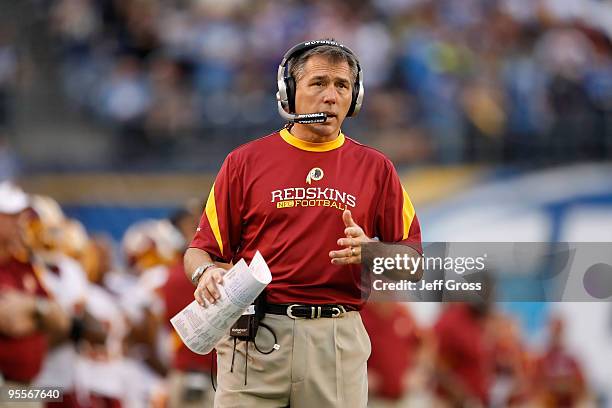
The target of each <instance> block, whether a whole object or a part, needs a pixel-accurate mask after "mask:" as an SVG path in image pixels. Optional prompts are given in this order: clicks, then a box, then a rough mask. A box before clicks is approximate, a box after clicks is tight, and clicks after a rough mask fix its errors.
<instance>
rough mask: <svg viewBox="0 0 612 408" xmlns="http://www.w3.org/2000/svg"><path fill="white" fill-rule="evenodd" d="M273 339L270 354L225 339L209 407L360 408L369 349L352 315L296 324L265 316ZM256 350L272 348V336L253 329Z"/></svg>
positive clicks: (219, 347)
mask: <svg viewBox="0 0 612 408" xmlns="http://www.w3.org/2000/svg"><path fill="white" fill-rule="evenodd" d="M262 322H263V323H264V324H266V325H268V326H270V327H271V328H272V330H274V332H275V333H276V336H277V342H278V344H279V345H280V349H279V350H275V351H273V352H272V353H270V354H262V353H260V352H259V351H257V350H256V349H255V347H254V345H253V343H252V342H251V343H249V344H248V347H249V349H248V366H247V370H248V371H247V379H246V381H247V384H246V385H245V357H246V353H245V350H246V343H245V342H244V341H238V343H237V346H236V353H235V357H234V366H233V372H230V369H231V365H232V350H233V346H234V340H233V338H231V337H229V336H228V337H226V338H225V339H224V340H222V341H221V342H220V343H219V344H218V345H217V354H218V356H217V362H218V374H217V378H218V386H217V393H216V395H215V407H219V408H230V407H237V408H238V407H240V408H244V407H287V406H291V408H301V407H306V408H312V407H316V408H326V407H347V408H348V407H350V408H357V407H365V406H367V400H368V377H367V364H366V363H367V360H368V357H369V356H370V351H371V345H370V339H369V337H368V334H367V332H366V331H365V328H364V327H363V323H362V322H361V316H360V315H359V313H358V312H348V313H345V314H344V315H343V316H342V317H340V318H335V319H333V318H321V319H298V320H293V319H291V318H289V317H287V316H278V315H269V314H268V315H266V317H265V318H264V319H263V321H262ZM256 340H257V346H258V347H259V348H260V349H261V350H262V351H266V350H269V349H271V348H272V346H273V345H274V341H273V338H272V335H271V334H270V333H269V332H268V330H267V329H266V328H264V327H261V326H260V327H259V331H258V333H257V339H256Z"/></svg>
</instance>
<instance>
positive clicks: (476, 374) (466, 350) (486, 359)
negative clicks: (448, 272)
mask: <svg viewBox="0 0 612 408" xmlns="http://www.w3.org/2000/svg"><path fill="white" fill-rule="evenodd" d="M434 333H435V334H436V337H437V339H438V347H439V349H438V356H439V358H440V359H441V360H442V361H443V362H444V364H445V365H446V366H447V367H448V369H449V370H450V371H451V372H452V373H453V374H454V375H455V380H456V381H459V382H460V383H462V385H463V386H464V388H465V391H466V392H467V393H468V394H469V395H471V396H472V397H475V398H478V399H479V400H480V401H481V402H482V403H484V404H485V405H486V403H487V401H488V399H489V386H490V384H491V381H492V375H493V366H494V361H493V355H492V350H491V349H490V347H489V345H488V343H487V339H486V336H485V332H484V327H483V324H482V322H480V321H479V320H478V319H477V318H476V317H475V316H474V315H473V314H472V312H471V311H470V306H469V305H467V304H465V303H454V304H449V305H448V306H447V307H446V309H444V311H443V312H442V314H441V315H440V318H439V319H438V321H437V322H436V324H435V326H434Z"/></svg>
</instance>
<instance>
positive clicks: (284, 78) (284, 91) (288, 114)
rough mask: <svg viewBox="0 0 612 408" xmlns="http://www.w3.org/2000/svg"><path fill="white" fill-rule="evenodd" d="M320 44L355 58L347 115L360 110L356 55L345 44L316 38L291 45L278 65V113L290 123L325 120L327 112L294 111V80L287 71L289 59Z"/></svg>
mask: <svg viewBox="0 0 612 408" xmlns="http://www.w3.org/2000/svg"><path fill="white" fill-rule="evenodd" d="M322 45H331V46H334V47H338V48H340V49H342V50H344V51H346V52H347V53H348V54H350V55H351V56H353V57H354V58H355V61H357V78H356V79H355V83H354V84H353V95H352V99H351V106H350V107H349V110H348V113H347V115H346V116H347V117H352V116H357V114H358V113H359V111H360V110H361V104H362V103H363V94H364V89H363V74H362V72H361V66H360V65H359V61H358V60H357V56H356V55H355V53H354V52H353V51H351V49H350V48H348V47H347V46H345V45H343V44H340V43H337V42H335V41H331V40H316V41H306V42H303V43H300V44H297V45H295V46H293V47H292V48H291V49H290V50H289V51H287V52H286V53H285V55H284V56H283V60H282V61H281V63H280V65H279V66H278V74H277V76H276V79H277V84H278V92H277V93H276V100H277V103H278V113H279V114H280V115H281V116H282V117H283V119H286V120H288V121H289V122H292V123H305V124H308V123H323V122H325V121H326V120H327V114H325V113H323V112H316V113H303V114H296V113H295V88H296V80H295V78H294V77H292V76H291V74H290V73H289V61H290V60H291V59H293V58H296V57H297V56H299V55H300V54H302V53H304V52H306V51H308V50H311V49H313V48H316V47H320V46H322Z"/></svg>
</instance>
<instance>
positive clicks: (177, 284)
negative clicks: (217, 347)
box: [162, 262, 212, 371]
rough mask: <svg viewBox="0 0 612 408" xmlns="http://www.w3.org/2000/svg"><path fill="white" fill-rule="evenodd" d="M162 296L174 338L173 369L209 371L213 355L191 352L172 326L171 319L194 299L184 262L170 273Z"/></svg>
mask: <svg viewBox="0 0 612 408" xmlns="http://www.w3.org/2000/svg"><path fill="white" fill-rule="evenodd" d="M162 294H163V297H164V303H165V306H166V321H167V325H168V327H169V328H170V330H171V335H172V338H173V342H172V344H173V346H174V348H173V350H172V351H173V355H172V368H174V369H176V370H179V371H206V370H208V369H209V368H210V366H211V364H212V357H211V355H210V354H206V355H200V354H196V353H194V352H193V351H191V350H189V349H188V348H187V346H186V345H185V344H184V343H183V342H182V341H181V339H180V338H179V337H178V335H177V334H176V331H174V329H172V326H171V325H170V319H171V318H172V317H174V315H176V314H177V313H178V312H180V311H181V310H183V308H184V307H185V305H186V304H188V303H189V302H190V301H191V300H192V299H193V285H192V284H191V282H189V281H188V280H187V279H185V269H184V268H183V263H182V262H179V263H177V264H175V265H174V266H172V267H171V268H170V270H169V271H168V280H167V281H166V284H165V285H164V286H163V288H162Z"/></svg>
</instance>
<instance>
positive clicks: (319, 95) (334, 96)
mask: <svg viewBox="0 0 612 408" xmlns="http://www.w3.org/2000/svg"><path fill="white" fill-rule="evenodd" d="M352 91H353V90H352V81H351V70H350V68H349V65H348V63H347V62H346V61H342V62H339V63H333V62H331V61H330V60H329V59H328V58H326V57H324V56H322V55H313V56H312V57H310V58H309V59H308V61H306V64H305V66H304V74H303V75H302V77H301V78H299V79H298V81H297V87H296V92H295V110H296V113H315V112H325V113H327V120H326V121H325V123H316V124H312V125H307V126H308V127H309V128H310V130H311V131H312V132H314V133H316V134H317V135H319V136H322V137H328V136H333V135H337V134H338V132H339V130H340V126H341V125H342V122H343V121H344V118H345V117H346V114H347V113H348V110H349V107H350V105H351V99H352Z"/></svg>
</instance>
